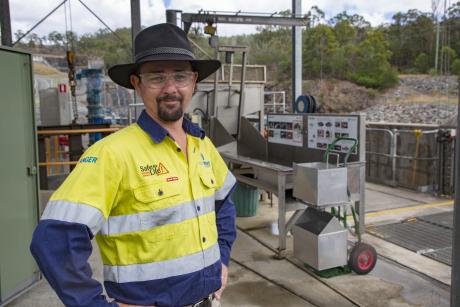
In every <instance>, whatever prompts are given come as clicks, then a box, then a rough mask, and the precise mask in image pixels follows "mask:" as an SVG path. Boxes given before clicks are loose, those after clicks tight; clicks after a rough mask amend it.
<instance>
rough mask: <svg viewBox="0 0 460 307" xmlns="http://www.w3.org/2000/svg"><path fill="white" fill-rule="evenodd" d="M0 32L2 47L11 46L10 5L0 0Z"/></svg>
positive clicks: (6, 0) (6, 1) (5, 0)
mask: <svg viewBox="0 0 460 307" xmlns="http://www.w3.org/2000/svg"><path fill="white" fill-rule="evenodd" d="M0 30H1V33H2V45H4V46H12V45H13V38H12V35H11V18H10V3H9V1H8V0H0Z"/></svg>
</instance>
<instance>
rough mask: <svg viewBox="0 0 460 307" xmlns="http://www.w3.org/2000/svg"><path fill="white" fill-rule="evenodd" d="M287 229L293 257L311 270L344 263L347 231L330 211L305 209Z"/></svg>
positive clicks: (345, 260) (345, 259) (320, 269)
mask: <svg viewBox="0 0 460 307" xmlns="http://www.w3.org/2000/svg"><path fill="white" fill-rule="evenodd" d="M291 232H292V234H293V236H294V256H295V257H296V258H297V259H299V260H301V261H302V262H304V263H306V264H308V265H309V266H311V267H312V268H314V269H315V270H318V271H322V270H326V269H330V268H335V267H339V266H344V265H346V264H347V230H346V229H345V228H343V227H342V225H340V223H339V221H338V220H337V218H335V217H333V216H332V215H331V214H330V213H328V212H325V211H322V212H321V211H318V210H315V209H313V208H308V209H307V210H305V212H304V213H303V215H302V216H301V217H300V218H299V219H298V220H297V222H296V223H295V225H294V226H292V230H291Z"/></svg>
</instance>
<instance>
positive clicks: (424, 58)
mask: <svg viewBox="0 0 460 307" xmlns="http://www.w3.org/2000/svg"><path fill="white" fill-rule="evenodd" d="M431 63H432V62H431V60H430V57H429V56H428V55H427V54H426V53H424V52H422V53H420V54H419V55H418V56H417V58H416V59H415V61H414V66H415V69H416V70H417V72H419V73H422V74H426V73H428V71H429V70H430V68H431V67H432V64H431Z"/></svg>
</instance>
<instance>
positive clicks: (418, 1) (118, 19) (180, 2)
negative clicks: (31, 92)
mask: <svg viewBox="0 0 460 307" xmlns="http://www.w3.org/2000/svg"><path fill="white" fill-rule="evenodd" d="M69 1H70V6H69V4H66V5H65V6H64V5H63V6H61V7H60V8H59V9H58V10H57V11H56V12H55V13H54V14H53V15H51V16H50V17H49V18H48V19H46V20H45V21H44V22H43V23H42V24H41V25H40V26H38V27H37V28H36V29H35V30H34V31H33V32H34V33H37V34H38V35H39V36H44V35H47V34H48V33H50V32H52V31H58V32H61V33H64V32H65V31H66V29H68V30H70V29H72V30H73V31H74V32H76V33H77V34H78V35H82V34H85V33H93V32H95V31H97V30H98V29H100V28H104V25H103V24H101V23H100V22H99V21H98V20H97V19H96V18H95V17H94V16H93V15H91V13H90V12H89V11H87V9H86V8H84V7H83V5H82V4H81V3H80V2H79V0H69ZM81 1H83V2H84V3H85V4H86V5H87V6H88V7H89V8H90V9H91V10H93V11H94V12H95V13H96V14H97V15H98V16H99V17H100V18H101V19H102V20H104V22H105V23H106V24H107V25H108V26H109V27H111V28H112V29H116V28H120V27H129V26H130V25H131V19H130V18H131V17H130V1H129V0H81ZM9 2H10V16H11V24H12V25H11V26H12V32H13V40H15V38H14V33H15V32H16V31H18V30H22V31H23V32H25V31H27V30H29V29H30V28H31V27H32V26H33V25H34V24H36V23H37V22H38V21H39V20H40V19H42V18H43V17H45V16H46V15H47V14H48V13H49V12H51V11H52V10H53V9H54V8H55V7H57V6H58V5H59V4H60V3H61V2H62V0H40V1H30V0H9ZM140 2H141V23H142V26H150V25H154V24H157V23H161V22H165V19H166V18H165V10H166V9H177V10H182V11H183V12H186V13H197V12H198V10H200V9H203V10H208V11H228V12H237V11H239V10H241V11H242V12H256V13H275V12H279V11H283V10H288V9H292V0H250V1H248V0H199V1H198V0H141V1H140ZM68 3H69V2H68ZM384 3H385V4H384V5H382V1H369V0H302V13H303V14H305V13H306V12H307V11H308V10H309V9H310V8H311V7H312V6H314V5H316V6H318V7H319V8H320V9H321V10H323V11H324V12H325V13H326V19H329V18H331V17H333V16H335V15H337V14H338V13H340V12H342V11H347V12H348V13H349V14H355V13H356V14H359V15H361V16H363V17H364V18H365V19H366V20H367V21H369V22H370V23H371V24H372V25H374V26H377V25H379V24H382V23H384V22H391V17H392V16H393V14H395V13H396V12H400V11H401V12H406V11H407V10H409V9H418V10H420V11H423V12H431V0H403V1H401V0H390V1H388V2H384ZM64 7H65V8H64ZM70 11H71V12H72V14H70V13H69V12H70ZM66 13H67V14H66ZM66 15H67V27H66ZM70 16H71V17H72V22H70ZM254 32H256V29H255V27H254V26H249V25H218V26H217V35H220V36H230V35H236V34H250V33H254Z"/></svg>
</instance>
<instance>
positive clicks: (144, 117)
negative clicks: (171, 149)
mask: <svg viewBox="0 0 460 307" xmlns="http://www.w3.org/2000/svg"><path fill="white" fill-rule="evenodd" d="M137 124H138V125H139V126H140V127H141V128H142V130H144V131H145V132H147V133H148V134H149V135H150V137H151V138H152V140H153V141H154V142H155V143H156V144H159V143H161V142H163V140H164V139H165V137H166V136H169V137H171V136H170V135H169V133H168V131H167V130H166V129H165V128H163V127H162V126H160V124H158V123H157V122H156V121H155V120H154V119H153V118H152V117H151V116H150V115H148V114H147V112H146V111H145V110H143V111H142V113H141V115H140V116H139V119H138V120H137ZM182 128H183V129H184V131H185V132H186V133H188V134H190V135H191V136H194V137H197V138H200V139H204V137H205V133H204V130H203V129H201V128H200V127H199V126H198V125H197V124H195V123H192V122H191V121H190V120H189V119H188V118H187V117H185V116H184V120H183V121H182ZM171 138H172V137H171Z"/></svg>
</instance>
